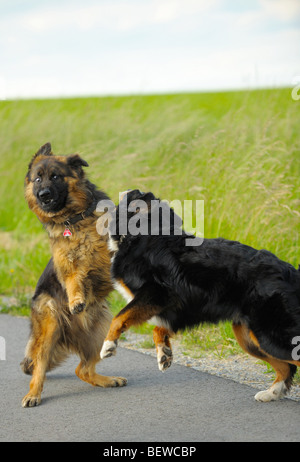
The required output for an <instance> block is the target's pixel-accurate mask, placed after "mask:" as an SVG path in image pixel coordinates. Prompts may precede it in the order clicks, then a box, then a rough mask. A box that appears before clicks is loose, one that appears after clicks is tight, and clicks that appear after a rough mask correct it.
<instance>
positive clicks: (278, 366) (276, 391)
mask: <svg viewBox="0 0 300 462" xmlns="http://www.w3.org/2000/svg"><path fill="white" fill-rule="evenodd" d="M232 327H233V332H234V334H235V336H236V339H237V341H238V343H239V345H240V346H241V347H242V348H243V350H244V351H246V352H247V353H249V354H250V355H251V356H254V357H255V358H259V359H261V360H262V361H266V362H268V363H269V364H270V365H271V366H272V367H273V369H274V370H275V372H276V378H275V381H274V382H273V384H272V385H271V387H270V388H268V389H267V390H264V391H260V392H258V393H256V395H255V399H256V401H262V402H269V401H277V400H278V399H280V398H282V397H284V396H285V394H286V393H287V392H288V390H289V389H290V387H291V384H292V380H293V376H294V374H295V372H296V369H297V367H296V366H295V365H293V364H290V363H288V362H286V361H282V360H280V359H277V358H273V357H272V356H270V355H268V354H267V353H266V352H264V351H263V350H261V348H260V346H259V342H258V340H257V339H256V337H255V335H254V334H253V332H252V331H251V330H249V329H248V327H247V326H245V325H243V324H233V326H232Z"/></svg>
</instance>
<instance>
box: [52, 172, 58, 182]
mask: <svg viewBox="0 0 300 462" xmlns="http://www.w3.org/2000/svg"><path fill="white" fill-rule="evenodd" d="M58 178H59V176H58V175H55V173H54V174H53V175H52V176H51V180H54V181H55V180H58Z"/></svg>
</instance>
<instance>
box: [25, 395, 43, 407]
mask: <svg viewBox="0 0 300 462" xmlns="http://www.w3.org/2000/svg"><path fill="white" fill-rule="evenodd" d="M40 403H41V395H32V394H31V393H30V392H29V393H27V395H26V396H24V398H23V399H22V407H34V406H38V405H39V404H40Z"/></svg>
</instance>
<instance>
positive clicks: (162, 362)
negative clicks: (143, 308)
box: [153, 326, 173, 372]
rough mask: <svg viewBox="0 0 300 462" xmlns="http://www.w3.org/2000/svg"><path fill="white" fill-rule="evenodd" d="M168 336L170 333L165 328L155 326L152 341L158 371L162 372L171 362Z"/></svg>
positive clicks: (171, 355)
mask: <svg viewBox="0 0 300 462" xmlns="http://www.w3.org/2000/svg"><path fill="white" fill-rule="evenodd" d="M170 335H171V333H170V331H169V330H168V329H166V328H165V327H158V326H156V327H155V328H154V330H153V340H154V343H155V347H156V353H157V363H158V369H159V370H160V371H162V372H164V371H165V370H166V369H167V368H168V367H170V366H171V364H172V360H173V354H172V347H171V343H170Z"/></svg>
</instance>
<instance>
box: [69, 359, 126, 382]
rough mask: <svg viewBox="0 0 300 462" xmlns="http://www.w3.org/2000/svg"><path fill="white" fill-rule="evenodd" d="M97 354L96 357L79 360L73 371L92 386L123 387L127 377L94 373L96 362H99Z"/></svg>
mask: <svg viewBox="0 0 300 462" xmlns="http://www.w3.org/2000/svg"><path fill="white" fill-rule="evenodd" d="M99 359H100V358H99V354H98V356H97V358H95V359H94V360H93V359H90V360H88V361H85V360H81V361H80V363H79V364H78V366H77V368H76V370H75V372H76V375H77V377H78V378H79V379H81V380H83V381H84V382H87V383H89V384H91V385H93V386H94V387H103V388H108V387H123V386H124V385H126V384H127V379H125V378H124V377H113V376H106V375H100V374H97V373H96V370H95V369H96V364H97V363H98V362H99Z"/></svg>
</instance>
